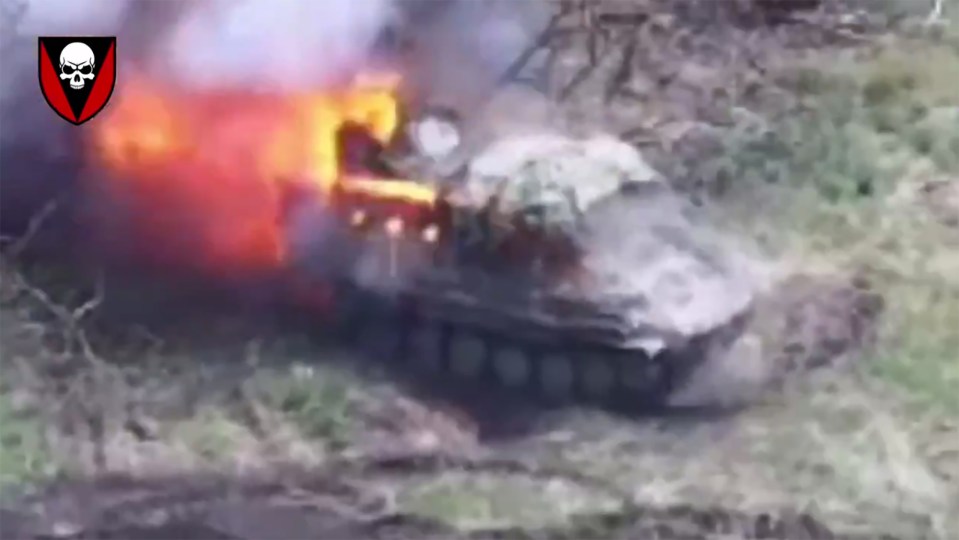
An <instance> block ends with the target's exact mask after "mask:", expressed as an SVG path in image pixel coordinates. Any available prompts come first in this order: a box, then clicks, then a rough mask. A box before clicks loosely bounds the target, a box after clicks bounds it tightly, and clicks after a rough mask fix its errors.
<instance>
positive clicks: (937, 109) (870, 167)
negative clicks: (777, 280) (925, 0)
mask: <svg viewBox="0 0 959 540" xmlns="http://www.w3.org/2000/svg"><path fill="white" fill-rule="evenodd" d="M920 57H921V58H923V61H922V62H917V61H916V59H917V58H920ZM821 66H828V67H821ZM782 81H783V84H785V85H788V86H789V87H790V88H792V89H793V90H794V91H795V92H796V93H797V95H798V96H800V99H801V100H802V102H803V103H804V106H805V107H804V108H805V112H804V113H802V114H799V115H793V116H790V117H788V118H785V119H782V120H780V121H778V122H776V123H774V124H773V125H772V126H771V129H769V130H768V131H766V132H761V133H756V132H736V133H733V134H732V136H731V137H729V138H728V139H727V141H726V148H725V152H724V154H723V155H722V156H721V157H720V158H718V159H719V160H720V161H721V163H720V164H719V165H718V166H717V167H716V169H717V170H718V171H719V172H720V175H721V177H724V178H726V179H727V182H726V183H727V185H728V190H729V193H728V195H727V196H728V199H729V200H730V201H731V203H730V206H731V207H734V208H736V207H737V205H740V204H741V205H742V206H741V207H739V210H738V211H739V212H740V214H741V215H747V214H746V212H744V211H743V210H746V209H749V217H748V219H746V220H745V221H744V223H748V225H745V226H743V228H742V229H741V230H744V231H745V230H748V229H753V230H762V231H764V232H763V234H762V237H761V238H760V240H761V241H762V242H763V243H764V245H765V246H766V248H767V249H768V250H769V252H770V253H771V254H774V255H775V256H776V257H780V258H785V259H791V260H792V261H794V263H795V264H796V265H804V266H806V267H815V266H821V267H831V268H834V269H837V270H856V271H859V272H865V273H866V275H868V276H869V277H870V278H872V279H873V280H874V281H875V282H876V283H877V285H878V286H879V288H880V290H882V291H883V293H884V295H885V296H886V299H887V306H888V308H887V315H886V317H885V322H884V325H883V328H882V330H881V344H880V346H879V348H878V351H879V352H878V353H877V354H876V356H875V358H872V359H870V362H869V365H870V372H871V373H872V374H874V375H876V376H878V377H879V378H880V379H882V380H884V381H886V382H888V383H890V384H892V385H894V386H896V387H901V388H903V389H905V390H906V391H907V392H908V393H909V394H911V395H912V396H914V397H916V398H918V399H919V400H920V401H922V402H923V403H925V404H926V405H927V406H930V407H935V408H938V409H940V410H941V411H942V412H944V413H946V414H949V415H957V414H959V408H957V406H959V398H957V397H956V396H957V394H956V392H954V391H950V388H951V387H954V383H955V381H956V377H957V374H959V346H957V345H959V341H957V340H959V334H957V332H956V328H959V271H957V270H959V251H957V249H956V248H957V243H956V241H955V239H956V235H957V231H956V229H955V228H951V227H949V226H946V225H943V224H941V223H938V222H937V221H936V219H934V216H933V215H932V214H931V212H930V210H929V208H928V207H927V206H926V205H925V204H924V202H923V201H922V197H921V195H920V193H921V191H922V187H923V185H924V184H926V183H928V182H930V181H934V180H938V179H945V181H951V182H953V183H957V182H959V97H957V94H956V90H955V89H956V88H959V50H956V49H954V48H951V47H948V46H946V45H942V44H935V43H933V44H930V43H928V42H920V43H918V44H917V43H914V42H907V43H897V44H895V45H893V46H888V47H886V48H885V49H884V50H882V52H880V53H879V54H877V55H876V56H875V57H873V58H871V59H868V60H867V61H863V59H862V58H856V59H852V58H839V59H838V60H835V59H833V60H831V61H830V62H825V59H822V58H817V57H812V58H810V59H808V60H806V61H803V62H800V63H799V65H797V66H794V67H793V68H792V69H790V70H787V71H786V72H785V73H783V77H782ZM713 166H715V165H713ZM737 199H739V200H737ZM758 200H762V201H763V202H765V203H769V204H766V205H765V206H766V207H767V208H769V209H770V211H769V212H766V213H763V212H760V213H759V214H760V215H757V213H756V212H755V210H754V209H755V208H757V207H759V208H761V207H763V206H764V205H763V204H760V205H759V206H757V204H756V203H757V201H758ZM952 211H953V212H959V209H952ZM735 213H736V211H734V214H735Z"/></svg>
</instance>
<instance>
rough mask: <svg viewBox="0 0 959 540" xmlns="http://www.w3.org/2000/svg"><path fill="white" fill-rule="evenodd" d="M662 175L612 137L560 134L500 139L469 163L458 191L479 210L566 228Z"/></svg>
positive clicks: (543, 225)
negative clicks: (614, 196) (615, 197)
mask: <svg viewBox="0 0 959 540" xmlns="http://www.w3.org/2000/svg"><path fill="white" fill-rule="evenodd" d="M659 178H660V176H659V174H658V173H656V171H654V170H653V169H652V168H651V167H650V166H649V165H648V164H647V163H646V162H645V161H644V160H643V158H642V156H641V155H640V154H639V152H638V151H637V150H636V149H634V148H633V147H631V146H629V145H628V144H626V143H624V142H622V141H620V140H618V139H615V138H613V137H610V136H605V135H599V136H594V137H591V138H588V139H572V138H569V137H565V136H562V135H558V134H550V133H544V134H536V135H521V136H513V137H507V138H504V139H500V140H498V141H496V142H494V143H493V144H491V145H490V146H488V147H487V148H486V149H484V150H483V151H482V152H481V153H480V154H479V155H477V156H476V157H475V158H474V159H473V161H472V162H471V163H470V165H469V168H468V172H467V175H466V180H465V183H464V185H463V186H462V191H461V193H460V195H461V196H462V198H463V199H464V202H465V204H468V205H470V206H474V207H477V208H480V207H484V206H486V205H487V204H492V206H493V208H492V209H493V210H494V211H495V212H496V213H497V214H500V215H505V216H517V217H521V218H524V219H525V221H526V223H527V224H529V225H534V226H541V227H544V228H554V227H559V228H563V229H566V228H568V227H569V226H570V225H572V224H575V223H578V222H579V220H580V217H581V216H582V215H583V214H584V213H585V212H586V211H587V210H588V209H589V208H591V207H592V206H593V205H594V204H596V203H597V202H599V201H601V200H603V199H605V198H607V197H609V196H610V195H612V194H614V193H617V192H618V191H619V190H620V189H622V188H623V187H624V186H625V185H627V184H635V183H644V182H656V181H658V180H659Z"/></svg>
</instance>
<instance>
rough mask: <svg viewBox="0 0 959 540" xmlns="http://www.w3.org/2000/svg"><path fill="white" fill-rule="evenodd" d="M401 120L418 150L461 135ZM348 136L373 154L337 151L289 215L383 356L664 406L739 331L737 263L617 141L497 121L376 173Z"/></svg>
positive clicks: (302, 248)
mask: <svg viewBox="0 0 959 540" xmlns="http://www.w3.org/2000/svg"><path fill="white" fill-rule="evenodd" d="M411 134H412V136H411V138H410V139H411V140H412V141H413V142H414V143H415V144H413V145H411V146H412V147H414V148H416V149H418V151H419V152H418V154H419V155H420V156H421V157H424V155H425V157H424V159H426V160H427V161H429V160H431V159H433V158H437V159H440V158H438V157H437V155H449V154H450V152H453V151H454V150H455V149H456V148H457V147H458V145H459V136H458V132H457V130H456V129H455V125H454V124H453V123H452V121H451V119H450V118H439V117H430V118H428V119H426V120H425V121H424V122H423V123H419V124H416V123H414V124H411ZM361 138H362V137H361ZM342 146H343V148H344V159H350V156H352V157H353V158H356V157H360V158H362V159H361V160H360V161H363V160H367V164H366V165H362V166H360V167H359V168H358V167H357V165H356V164H355V163H354V164H352V165H351V164H344V170H347V171H353V172H352V173H350V174H346V175H344V177H343V179H342V180H341V182H340V183H339V185H338V186H336V188H335V189H334V190H333V191H332V192H331V193H329V194H328V196H327V197H326V199H325V200H320V199H321V197H320V196H319V195H316V196H315V197H312V198H311V197H303V198H300V199H299V201H298V202H297V203H295V204H291V205H290V207H289V211H288V213H287V221H286V227H287V230H288V237H289V238H290V242H291V248H290V249H291V252H292V253H293V255H294V256H293V260H294V261H296V262H295V263H294V266H295V267H296V272H298V273H300V274H301V275H306V276H310V277H311V278H312V279H313V280H314V282H316V283H324V284H327V285H329V290H331V291H332V293H333V297H334V299H333V300H334V301H333V310H332V312H333V313H334V314H335V315H336V317H337V320H338V321H339V322H340V323H341V324H342V325H343V328H344V330H345V331H346V332H347V333H348V334H349V335H351V336H352V337H353V339H354V340H355V341H356V342H357V343H359V344H361V345H362V346H363V347H364V348H365V349H367V351H368V352H369V353H370V354H371V355H373V356H375V357H377V358H378V359H381V360H385V361H388V362H391V363H393V362H399V361H408V362H409V365H410V366H415V367H416V368H417V369H422V370H425V371H428V372H433V373H438V374H442V375H443V376H445V377H450V378H455V379H461V380H476V381H486V382H495V383H496V384H497V385H500V386H503V387H508V388H514V389H517V390H521V391H523V392H525V393H533V394H536V395H538V396H540V397H545V398H549V399H554V400H569V399H577V400H578V399H585V400H588V401H594V402H613V403H616V404H625V405H630V404H642V405H659V404H662V403H664V402H665V400H666V399H667V398H668V396H669V394H670V392H671V391H672V390H673V389H675V388H676V387H677V386H678V385H679V384H681V383H682V382H683V380H684V379H685V378H686V377H688V376H689V374H690V373H691V372H692V371H693V370H694V369H695V368H696V367H697V366H698V365H700V364H701V363H702V362H705V361H708V360H710V359H711V358H712V357H714V356H715V355H718V354H722V353H723V351H724V350H725V349H726V348H727V347H728V346H729V344H730V343H731V342H732V341H733V340H735V339H736V338H737V336H738V335H739V334H740V333H741V332H742V329H743V326H744V324H745V322H746V320H747V318H748V316H749V313H750V308H751V305H752V301H753V292H752V291H751V290H750V288H749V286H748V280H747V279H744V277H743V274H742V273H741V271H742V268H740V266H739V265H738V263H737V262H736V261H735V260H733V259H732V257H731V256H729V255H728V254H727V253H725V252H724V250H723V249H722V248H721V247H720V246H719V245H717V244H713V243H711V242H710V241H709V240H707V239H706V237H705V235H707V234H708V233H707V231H699V230H696V229H695V228H693V226H692V225H691V224H690V222H689V221H688V220H687V219H686V218H685V217H684V214H683V207H682V205H681V204H680V202H679V199H678V197H676V196H674V195H673V194H672V193H671V192H670V190H669V188H668V186H667V184H666V183H664V182H662V181H661V179H660V178H659V177H658V175H657V173H656V172H655V171H654V170H652V169H651V168H650V167H649V166H648V165H647V164H646V163H645V162H644V161H643V160H642V158H641V157H640V155H639V154H638V153H637V152H636V151H635V150H634V149H633V148H632V147H630V146H628V145H626V144H625V143H622V142H620V141H618V140H616V139H613V138H610V137H593V138H589V139H572V138H569V137H566V136H560V135H555V134H540V135H522V136H516V137H511V138H505V139H501V140H498V141H495V142H493V143H492V144H490V145H488V146H486V147H485V148H484V149H482V150H481V151H480V152H478V153H477V154H476V155H475V156H474V157H473V158H472V159H470V160H468V161H467V162H466V164H465V167H463V168H462V169H461V170H459V171H458V173H456V174H449V175H446V176H445V177H442V175H438V174H437V175H428V174H424V177H423V179H422V180H419V179H413V180H411V179H410V176H408V175H404V176H402V178H404V179H403V180H398V179H396V176H399V175H394V176H393V177H389V176H384V175H378V174H379V173H382V172H383V171H384V170H388V169H389V166H382V163H381V164H380V165H377V166H373V165H369V160H373V161H376V160H377V158H378V156H379V154H378V152H380V151H381V150H382V149H376V148H374V149H373V150H372V151H371V150H370V149H369V148H367V149H366V150H363V149H362V148H363V147H364V143H363V142H362V141H361V142H360V143H359V144H358V145H357V143H356V142H355V141H354V142H352V143H351V142H349V141H346V142H344V144H343V145H342ZM357 147H359V148H360V150H356V148H357ZM350 148H353V150H352V151H351V150H350ZM436 162H438V161H435V160H434V163H436ZM358 170H359V171H361V172H359V173H358V172H357V171H358ZM362 171H366V173H363V172H362ZM370 171H378V172H377V173H373V172H370ZM393 172H395V171H393Z"/></svg>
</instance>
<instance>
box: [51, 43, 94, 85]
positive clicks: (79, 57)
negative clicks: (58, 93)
mask: <svg viewBox="0 0 959 540" xmlns="http://www.w3.org/2000/svg"><path fill="white" fill-rule="evenodd" d="M94 65H95V62H94V58H93V49H91V48H90V47H89V46H88V45H87V44H86V43H81V42H79V41H74V42H73V43H70V44H69V45H67V46H66V47H64V48H63V51H62V52H61V53H60V79H62V80H66V79H70V88H72V89H74V90H82V89H83V86H84V85H85V84H86V82H85V81H89V80H90V79H92V78H93V67H94Z"/></svg>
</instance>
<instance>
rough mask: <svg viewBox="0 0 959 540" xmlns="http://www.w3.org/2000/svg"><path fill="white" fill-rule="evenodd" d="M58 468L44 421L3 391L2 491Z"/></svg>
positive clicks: (0, 437) (0, 402) (0, 405)
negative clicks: (50, 448)
mask: <svg viewBox="0 0 959 540" xmlns="http://www.w3.org/2000/svg"><path fill="white" fill-rule="evenodd" d="M55 472H56V467H55V465H54V463H53V461H52V459H51V455H50V453H49V451H48V448H47V445H46V441H45V440H44V433H43V429H42V426H41V424H40V423H39V422H38V421H37V419H36V418H35V417H34V416H32V415H30V414H27V413H25V412H23V411H18V410H17V408H16V407H15V406H14V404H13V402H12V401H11V399H10V396H9V395H8V394H2V395H0V491H4V490H6V489H8V488H12V487H18V486H19V487H23V486H24V485H29V484H33V483H36V482H38V481H41V480H43V479H46V478H49V477H51V476H52V475H53V474H54V473H55Z"/></svg>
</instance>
